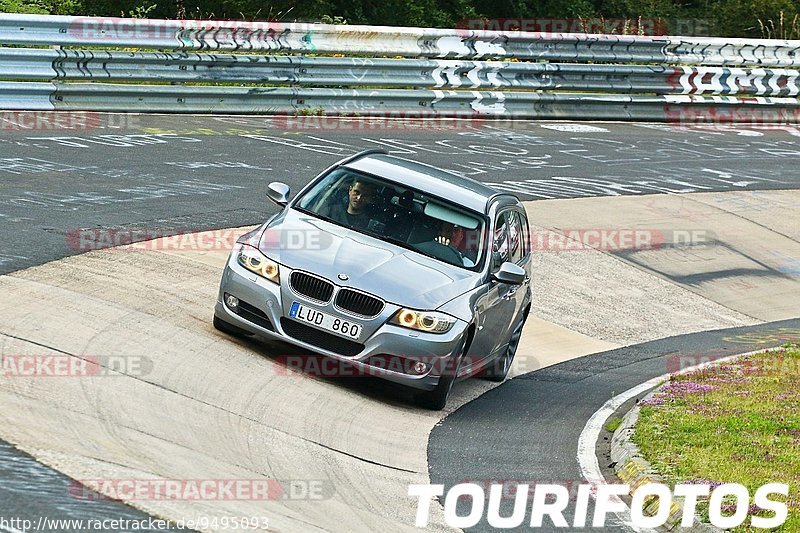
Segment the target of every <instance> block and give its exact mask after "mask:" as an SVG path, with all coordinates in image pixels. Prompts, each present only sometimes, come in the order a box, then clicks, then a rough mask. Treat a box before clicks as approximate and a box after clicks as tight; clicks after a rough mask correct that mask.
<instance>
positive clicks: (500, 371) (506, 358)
mask: <svg viewBox="0 0 800 533" xmlns="http://www.w3.org/2000/svg"><path fill="white" fill-rule="evenodd" d="M527 318H528V315H527V314H526V315H525V316H523V317H522V318H520V319H519V322H518V323H517V325H516V326H514V331H513V333H511V338H510V339H509V340H508V346H507V347H506V350H505V352H503V355H501V356H500V357H498V358H496V359H495V360H494V361H492V362H491V363H489V365H488V366H487V367H486V368H485V369H484V370H483V372H481V374H480V377H482V378H484V379H488V380H489V381H494V382H497V383H500V382H501V381H503V380H505V379H506V376H508V371H509V370H511V364H512V363H513V362H514V355H516V353H517V347H519V341H520V339H521V338H522V328H523V327H524V326H525V320H526V319H527Z"/></svg>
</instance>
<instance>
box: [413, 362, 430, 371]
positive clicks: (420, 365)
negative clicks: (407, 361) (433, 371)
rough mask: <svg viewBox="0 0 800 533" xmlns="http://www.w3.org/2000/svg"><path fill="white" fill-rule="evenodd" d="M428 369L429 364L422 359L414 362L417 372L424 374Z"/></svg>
mask: <svg viewBox="0 0 800 533" xmlns="http://www.w3.org/2000/svg"><path fill="white" fill-rule="evenodd" d="M427 370H428V365H426V364H425V363H423V362H422V361H417V362H416V363H414V372H416V373H417V374H424V373H425V371H427Z"/></svg>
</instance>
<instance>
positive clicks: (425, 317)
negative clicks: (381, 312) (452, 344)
mask: <svg viewBox="0 0 800 533" xmlns="http://www.w3.org/2000/svg"><path fill="white" fill-rule="evenodd" d="M389 322H390V323H391V324H395V325H398V326H403V327H404V328H410V329H418V330H420V331H425V332H426V333H445V332H447V331H450V328H452V327H453V324H455V323H456V319H455V318H453V317H452V316H450V315H446V314H444V313H440V312H438V311H415V310H414V309H400V310H399V311H397V313H395V314H394V316H393V317H392V319H391V320H389Z"/></svg>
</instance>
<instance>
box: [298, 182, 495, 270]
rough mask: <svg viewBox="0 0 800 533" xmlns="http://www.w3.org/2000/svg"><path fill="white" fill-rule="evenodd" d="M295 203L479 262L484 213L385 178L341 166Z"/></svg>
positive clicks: (476, 265)
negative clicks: (478, 212) (472, 210)
mask: <svg viewBox="0 0 800 533" xmlns="http://www.w3.org/2000/svg"><path fill="white" fill-rule="evenodd" d="M293 206H294V207H295V208H297V209H299V210H301V211H304V212H307V213H312V214H315V215H317V216H319V217H321V218H324V219H327V220H329V221H331V222H334V223H336V224H339V225H341V226H344V227H347V228H350V229H354V230H356V231H360V232H362V233H366V234H369V235H372V236H374V237H377V238H379V239H382V240H384V241H388V242H392V243H394V244H397V245H400V246H403V247H405V248H409V249H412V250H415V251H417V252H419V253H422V254H424V255H427V256H430V257H433V258H436V259H438V260H440V261H444V262H445V263H448V264H451V265H456V266H459V267H463V268H467V269H470V270H478V269H480V266H481V261H482V259H483V249H484V246H483V242H484V237H485V235H484V233H485V224H484V219H483V217H482V216H481V215H479V214H477V213H474V212H471V211H468V210H465V209H463V208H461V207H459V206H458V205H456V204H454V203H452V202H448V201H447V200H445V199H441V198H437V197H435V196H433V195H429V194H426V193H423V192H421V191H417V190H414V189H409V188H407V187H404V186H402V185H399V184H396V183H393V182H390V181H387V180H382V179H380V178H377V177H374V176H367V175H365V174H361V173H358V172H355V171H353V170H349V169H345V168H337V169H335V170H333V171H332V172H330V173H329V174H327V175H326V176H325V177H323V178H322V179H321V180H320V181H319V182H317V183H316V184H315V185H314V186H313V187H312V188H310V189H309V190H308V191H306V192H305V193H304V194H303V195H301V196H300V197H299V198H297V199H296V200H295V202H293Z"/></svg>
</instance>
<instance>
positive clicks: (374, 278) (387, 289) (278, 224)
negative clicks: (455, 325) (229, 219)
mask: <svg viewBox="0 0 800 533" xmlns="http://www.w3.org/2000/svg"><path fill="white" fill-rule="evenodd" d="M259 249H260V250H261V252H262V253H264V254H265V255H266V256H267V257H270V258H271V259H273V260H275V261H277V262H278V263H281V264H283V265H285V266H287V267H289V268H292V269H301V270H306V271H308V272H312V273H314V274H317V275H319V276H322V277H324V278H327V279H329V280H331V281H333V282H334V283H336V284H338V285H343V286H349V287H355V288H359V289H361V290H364V291H366V292H369V293H372V294H375V295H377V296H380V297H381V298H383V299H385V300H387V301H389V302H392V303H396V304H398V305H402V306H405V307H413V308H416V309H436V308H438V307H439V306H441V305H443V304H444V303H446V302H448V301H450V300H452V299H453V298H455V297H456V296H459V295H460V294H463V293H465V292H467V291H468V290H470V289H473V288H474V287H475V286H477V284H478V283H479V282H480V277H481V276H480V274H479V273H477V272H471V271H469V270H466V269H463V268H459V267H456V266H451V265H447V264H446V263H443V262H441V261H438V260H436V259H433V258H429V257H427V256H424V255H422V254H418V253H416V252H413V251H411V250H408V249H406V248H403V247H400V246H396V245H394V244H391V243H387V242H384V241H381V240H379V239H376V238H373V237H370V236H369V235H364V234H362V233H359V232H357V231H353V230H349V229H347V228H344V227H342V226H338V225H336V224H333V223H330V222H327V221H325V220H321V219H318V218H315V217H313V216H310V215H306V214H304V213H301V212H299V211H295V210H293V209H287V210H285V211H284V212H283V213H281V214H280V215H278V216H277V217H275V218H274V219H273V220H271V221H270V223H269V224H268V225H267V227H266V228H265V229H264V231H263V233H262V235H261V239H260V241H259ZM340 274H344V275H346V276H348V277H349V280H348V281H341V280H340V279H339V278H338V276H339V275H340Z"/></svg>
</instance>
